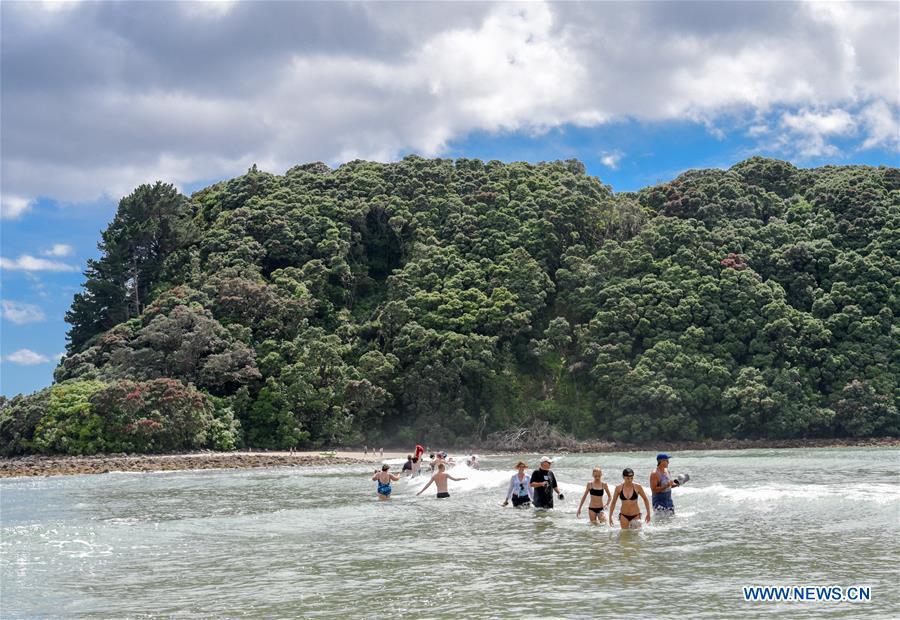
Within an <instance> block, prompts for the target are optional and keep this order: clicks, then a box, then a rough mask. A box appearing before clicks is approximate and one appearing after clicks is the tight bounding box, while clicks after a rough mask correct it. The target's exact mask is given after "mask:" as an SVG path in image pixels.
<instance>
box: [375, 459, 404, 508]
mask: <svg viewBox="0 0 900 620" xmlns="http://www.w3.org/2000/svg"><path fill="white" fill-rule="evenodd" d="M390 468H391V466H390V465H388V464H387V463H385V464H384V465H382V466H381V471H378V470H377V469H376V470H375V475H374V476H372V480H375V481H377V482H378V499H380V500H385V499H390V498H391V482H397V481H398V480H400V476H397V475H396V474H392V473H391V472H390V471H388V470H389V469H390Z"/></svg>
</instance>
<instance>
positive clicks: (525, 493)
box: [503, 461, 534, 508]
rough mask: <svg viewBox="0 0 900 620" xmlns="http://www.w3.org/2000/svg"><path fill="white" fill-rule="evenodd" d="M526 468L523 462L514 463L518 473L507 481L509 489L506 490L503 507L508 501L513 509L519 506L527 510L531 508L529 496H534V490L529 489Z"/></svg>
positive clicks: (529, 479) (529, 478) (528, 477)
mask: <svg viewBox="0 0 900 620" xmlns="http://www.w3.org/2000/svg"><path fill="white" fill-rule="evenodd" d="M527 467H528V465H526V464H525V462H524V461H519V462H518V463H516V469H517V470H518V471H517V472H516V473H514V474H513V476H512V478H510V479H509V488H508V489H506V499H505V500H504V501H503V505H504V506H507V505H508V504H509V500H512V505H513V507H515V508H519V507H520V506H521V507H524V508H528V507H529V506H531V496H532V495H533V494H534V489H532V488H531V476H529V475H528V474H526V473H525V469H526V468H527Z"/></svg>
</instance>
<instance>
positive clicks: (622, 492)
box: [609, 467, 650, 530]
mask: <svg viewBox="0 0 900 620" xmlns="http://www.w3.org/2000/svg"><path fill="white" fill-rule="evenodd" d="M622 478H623V479H624V482H623V483H622V484H620V485H619V486H617V487H616V490H615V491H613V494H612V495H613V498H612V505H611V506H610V507H609V524H610V525H612V524H613V512H614V511H615V509H616V504H617V503H618V502H619V500H622V505H621V506H620V507H619V526H620V527H621V528H622V529H623V530H627V529H629V528H632V527H635V528H638V527H641V509H640V508H638V502H637V501H638V497H640V498H641V499H643V500H644V506H646V507H647V517H646V521H647V523H650V500H649V499H647V494H646V493H644V488H643V487H642V486H641V485H639V484H635V482H634V471H633V470H632V469H631V468H630V467H626V468H625V470H624V471H623V472H622Z"/></svg>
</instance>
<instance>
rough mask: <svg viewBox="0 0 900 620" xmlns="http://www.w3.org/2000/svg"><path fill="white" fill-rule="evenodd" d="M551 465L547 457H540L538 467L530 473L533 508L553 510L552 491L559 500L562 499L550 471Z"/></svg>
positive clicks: (554, 477) (551, 462)
mask: <svg viewBox="0 0 900 620" xmlns="http://www.w3.org/2000/svg"><path fill="white" fill-rule="evenodd" d="M552 464H553V461H552V460H550V457H549V456H542V457H541V465H540V467H539V468H538V469H535V470H534V471H533V472H532V473H531V484H530V486H531V488H532V489H534V496H533V497H532V500H531V501H532V502H534V507H535V508H544V509H549V508H553V492H554V491H556V494H557V495H558V496H559V499H563V494H562V493H560V492H559V486H558V485H557V483H556V475H555V474H554V473H553V472H552V471H550V465H552Z"/></svg>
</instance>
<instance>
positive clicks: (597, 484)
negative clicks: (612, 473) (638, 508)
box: [575, 467, 610, 524]
mask: <svg viewBox="0 0 900 620" xmlns="http://www.w3.org/2000/svg"><path fill="white" fill-rule="evenodd" d="M593 473H594V479H593V480H591V481H590V482H588V483H587V486H585V488H584V495H582V496H581V503H580V504H578V511H577V512H576V513H575V518H576V519H577V518H578V517H580V516H581V507H582V506H584V500H585V498H587V496H588V495H590V496H591V501H590V503H589V504H588V518H589V519H590V520H591V523H600V524H603V523H604V522H605V520H604V518H603V517H604V516H605V515H604V514H603V509H604V508H606V507H607V506H608V505H609V502H610V494H609V487H608V486H607V485H606V483H605V482H603V471H602V470H601V469H600V468H599V467H595V468H594V472H593ZM604 495H605V496H606V501H605V502H604V500H603V497H604Z"/></svg>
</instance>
